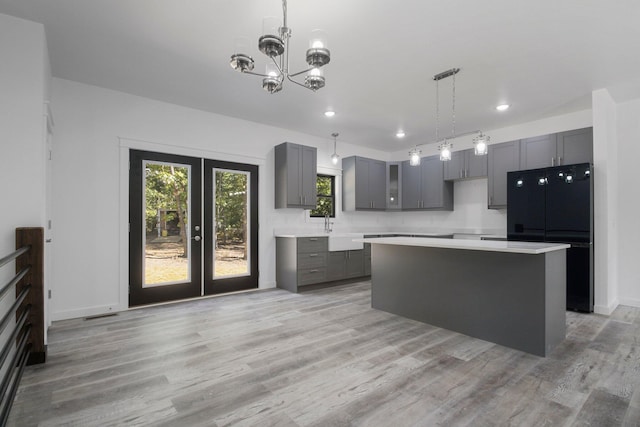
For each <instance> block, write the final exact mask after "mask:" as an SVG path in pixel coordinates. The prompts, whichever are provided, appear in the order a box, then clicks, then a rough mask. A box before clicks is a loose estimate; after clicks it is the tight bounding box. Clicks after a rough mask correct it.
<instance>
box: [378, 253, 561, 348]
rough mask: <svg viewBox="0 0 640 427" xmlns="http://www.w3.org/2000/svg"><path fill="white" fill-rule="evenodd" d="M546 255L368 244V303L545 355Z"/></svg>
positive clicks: (426, 321)
mask: <svg viewBox="0 0 640 427" xmlns="http://www.w3.org/2000/svg"><path fill="white" fill-rule="evenodd" d="M545 259H546V257H545V254H541V255H529V254H515V253H501V252H492V251H474V250H461V249H443V248H429V247H410V246H401V245H385V244H373V245H372V278H371V283H372V307H373V308H376V309H380V310H384V311H388V312H391V313H395V314H399V315H401V316H404V317H408V318H411V319H414V320H419V321H422V322H425V323H429V324H432V325H435V326H439V327H443V328H446V329H450V330H453V331H457V332H461V333H463V334H466V335H470V336H473V337H476V338H481V339H484V340H488V341H492V342H495V343H498V344H501V345H505V346H508V347H512V348H516V349H519V350H523V351H526V352H529V353H533V354H536V355H540V356H544V355H546V352H547V349H546V343H545V341H546V339H547V336H546V331H545V329H546V323H547V322H546V317H545V316H547V314H546V310H545V304H546V299H545V290H546V289H545V281H546V280H547V274H550V275H554V276H557V275H558V274H560V272H559V271H555V272H554V271H551V269H550V270H549V271H547V269H546V268H545ZM556 270H557V269H556ZM554 282H555V283H559V282H560V279H557V280H554ZM562 313H563V315H564V311H563V312H562ZM552 317H553V318H554V319H556V318H557V317H558V315H555V316H552ZM556 321H557V320H554V323H555V322H556Z"/></svg>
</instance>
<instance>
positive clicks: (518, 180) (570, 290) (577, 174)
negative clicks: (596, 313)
mask: <svg viewBox="0 0 640 427" xmlns="http://www.w3.org/2000/svg"><path fill="white" fill-rule="evenodd" d="M507 240H519V241H525V242H554V243H568V244H570V245H571V248H570V249H567V309H569V310H576V311H583V312H592V311H593V176H592V167H591V165H590V164H589V163H581V164H576V165H567V166H555V167H550V168H544V169H532V170H525V171H517V172H508V173H507Z"/></svg>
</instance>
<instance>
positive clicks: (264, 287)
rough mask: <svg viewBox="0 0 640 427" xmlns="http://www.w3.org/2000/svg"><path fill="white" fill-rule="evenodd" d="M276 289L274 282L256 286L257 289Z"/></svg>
mask: <svg viewBox="0 0 640 427" xmlns="http://www.w3.org/2000/svg"><path fill="white" fill-rule="evenodd" d="M275 287H276V282H275V281H273V282H263V283H260V284H259V285H258V289H271V288H275Z"/></svg>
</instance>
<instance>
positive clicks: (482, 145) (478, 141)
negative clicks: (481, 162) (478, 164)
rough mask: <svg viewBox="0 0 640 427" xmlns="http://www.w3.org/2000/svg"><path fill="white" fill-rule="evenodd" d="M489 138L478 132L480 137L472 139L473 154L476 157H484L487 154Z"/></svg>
mask: <svg viewBox="0 0 640 427" xmlns="http://www.w3.org/2000/svg"><path fill="white" fill-rule="evenodd" d="M490 140H491V137H490V136H488V135H485V134H483V133H482V132H480V135H478V136H476V137H475V138H473V153H474V154H475V155H476V156H484V155H486V154H487V152H488V149H487V147H488V145H489V141H490Z"/></svg>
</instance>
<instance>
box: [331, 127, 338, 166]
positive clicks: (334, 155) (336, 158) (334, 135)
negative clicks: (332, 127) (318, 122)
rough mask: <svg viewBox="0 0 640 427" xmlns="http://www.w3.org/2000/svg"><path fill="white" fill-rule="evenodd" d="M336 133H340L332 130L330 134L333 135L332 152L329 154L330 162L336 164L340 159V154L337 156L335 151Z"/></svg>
mask: <svg viewBox="0 0 640 427" xmlns="http://www.w3.org/2000/svg"><path fill="white" fill-rule="evenodd" d="M338 135H340V134H339V133H338V132H334V133H332V134H331V136H332V137H333V154H332V155H331V163H333V164H334V165H337V164H338V160H339V159H340V156H338V153H337V152H336V144H337V139H338Z"/></svg>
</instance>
